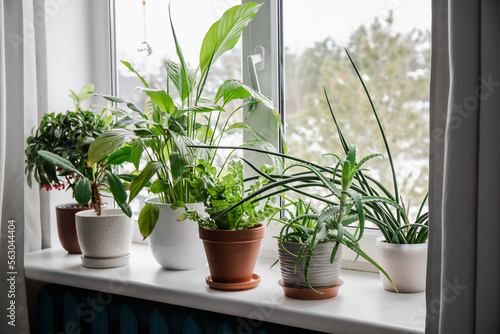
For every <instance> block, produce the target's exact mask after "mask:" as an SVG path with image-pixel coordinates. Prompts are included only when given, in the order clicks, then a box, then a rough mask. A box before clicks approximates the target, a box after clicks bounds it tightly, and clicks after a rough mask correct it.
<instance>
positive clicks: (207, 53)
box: [200, 2, 261, 77]
mask: <svg viewBox="0 0 500 334" xmlns="http://www.w3.org/2000/svg"><path fill="white" fill-rule="evenodd" d="M260 6H261V5H259V4H256V3H252V2H249V3H246V4H243V5H239V6H234V7H232V8H230V9H228V10H227V11H226V12H225V13H224V14H223V15H222V17H221V18H220V19H219V20H218V21H217V22H215V23H214V24H213V25H212V26H211V27H210V29H209V31H208V32H207V34H206V35H205V38H204V39H203V44H202V46H201V50H200V71H201V77H203V76H204V75H205V72H206V71H207V70H208V69H209V67H210V66H211V64H212V63H214V62H215V61H216V60H217V59H218V58H219V57H220V56H221V55H223V54H224V53H225V52H227V51H229V50H231V49H232V48H233V47H234V46H235V45H236V43H237V42H238V40H239V38H240V36H241V34H242V33H243V31H244V30H245V28H246V27H247V25H248V23H249V22H250V21H251V20H252V19H253V18H254V17H255V14H256V13H257V11H258V10H259V8H260Z"/></svg>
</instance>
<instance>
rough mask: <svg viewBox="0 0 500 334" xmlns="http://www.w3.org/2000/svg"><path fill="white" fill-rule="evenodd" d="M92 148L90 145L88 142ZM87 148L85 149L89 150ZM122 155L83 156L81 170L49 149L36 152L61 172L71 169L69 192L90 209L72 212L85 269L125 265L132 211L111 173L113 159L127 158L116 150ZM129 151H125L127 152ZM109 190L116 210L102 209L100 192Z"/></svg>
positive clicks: (122, 189) (118, 180)
mask: <svg viewBox="0 0 500 334" xmlns="http://www.w3.org/2000/svg"><path fill="white" fill-rule="evenodd" d="M91 147H92V145H91ZM91 151H92V150H90V151H89V152H91ZM119 153H120V154H123V155H124V156H125V157H120V156H118V155H110V156H108V157H106V158H105V159H101V160H99V161H95V160H92V159H91V158H90V154H89V158H88V159H87V168H86V169H85V171H84V172H83V173H82V172H80V171H79V170H78V169H76V168H75V167H74V166H73V165H72V164H71V162H70V161H68V160H66V159H64V158H62V157H60V156H58V155H57V154H54V153H52V152H49V151H44V150H41V151H38V155H40V156H41V157H42V158H43V159H45V160H46V161H48V162H49V163H51V164H53V165H55V166H57V167H59V168H60V169H61V172H62V173H65V172H73V173H75V175H76V176H75V179H77V181H76V183H75V185H74V188H73V195H74V197H75V200H76V201H77V202H78V203H79V204H81V205H87V204H88V205H89V206H90V207H92V208H93V209H94V211H82V212H78V213H77V214H76V231H77V237H78V243H79V244H80V247H81V249H82V253H83V256H82V265H83V266H84V267H89V268H110V267H118V266H122V265H126V264H128V261H129V254H128V251H129V248H130V244H131V243H132V227H133V226H132V224H133V219H132V210H131V209H130V206H129V205H128V204H127V193H126V190H125V186H124V184H123V183H122V182H121V181H120V179H119V178H118V176H117V175H116V174H115V173H113V171H112V170H111V166H112V165H114V164H116V161H121V160H124V159H127V157H126V156H127V150H124V151H121V152H119ZM129 154H130V153H128V155H129ZM104 190H107V191H109V192H110V193H111V195H112V197H113V198H114V200H115V202H116V204H117V205H118V206H119V207H120V209H121V211H122V212H121V211H120V210H119V209H107V210H102V196H103V194H102V191H104Z"/></svg>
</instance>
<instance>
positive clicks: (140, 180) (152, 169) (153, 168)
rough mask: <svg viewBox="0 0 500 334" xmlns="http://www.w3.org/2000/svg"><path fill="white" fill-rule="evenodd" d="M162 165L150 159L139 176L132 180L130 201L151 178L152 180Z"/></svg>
mask: <svg viewBox="0 0 500 334" xmlns="http://www.w3.org/2000/svg"><path fill="white" fill-rule="evenodd" d="M161 167H162V164H161V163H160V162H154V161H150V162H148V164H147V165H146V167H144V169H143V170H142V172H141V173H140V174H139V175H137V177H136V178H135V179H133V180H132V182H130V198H129V200H128V202H129V203H130V202H131V201H132V200H133V199H134V198H135V197H136V196H137V194H139V192H140V191H141V189H142V188H144V187H145V186H146V184H147V183H148V182H149V180H151V178H152V177H153V175H155V173H156V172H157V171H159V170H160V168H161Z"/></svg>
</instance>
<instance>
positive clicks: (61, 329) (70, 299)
mask: <svg viewBox="0 0 500 334" xmlns="http://www.w3.org/2000/svg"><path fill="white" fill-rule="evenodd" d="M38 297H39V299H38V303H39V324H38V326H37V327H38V329H39V331H38V332H39V333H41V334H62V333H65V334H80V333H95V334H107V333H110V334H113V333H123V334H128V333H130V334H135V333H140V334H143V333H144V334H147V333H150V334H160V333H161V334H172V333H174V334H177V333H179V334H198V333H200V334H201V333H207V334H211V333H214V334H271V333H278V334H281V333H284V334H285V333H286V334H302V333H318V332H312V331H308V330H304V329H299V328H293V327H288V326H283V325H277V324H273V323H268V322H261V321H256V320H252V319H246V318H240V317H233V316H228V315H223V314H218V313H213V312H207V311H201V310H196V309H190V308H186V307H180V306H175V305H168V304H163V303H157V302H151V301H146V300H142V299H136V298H131V297H124V296H120V295H115V294H109V293H103V292H98V291H92V290H84V289H78V288H73V287H68V286H63V285H56V284H48V285H45V286H43V287H42V288H41V290H40V292H39V296H38Z"/></svg>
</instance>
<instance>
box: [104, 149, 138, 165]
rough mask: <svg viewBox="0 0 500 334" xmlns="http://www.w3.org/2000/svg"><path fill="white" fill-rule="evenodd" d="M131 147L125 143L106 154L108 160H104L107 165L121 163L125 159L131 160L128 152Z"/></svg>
mask: <svg viewBox="0 0 500 334" xmlns="http://www.w3.org/2000/svg"><path fill="white" fill-rule="evenodd" d="M131 150H132V148H131V147H130V145H125V146H122V147H120V148H119V149H117V150H116V151H114V152H113V153H111V154H110V155H109V156H108V160H107V162H106V164H107V165H110V166H112V165H121V164H122V163H124V162H125V161H127V162H131V160H130V152H131Z"/></svg>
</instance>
